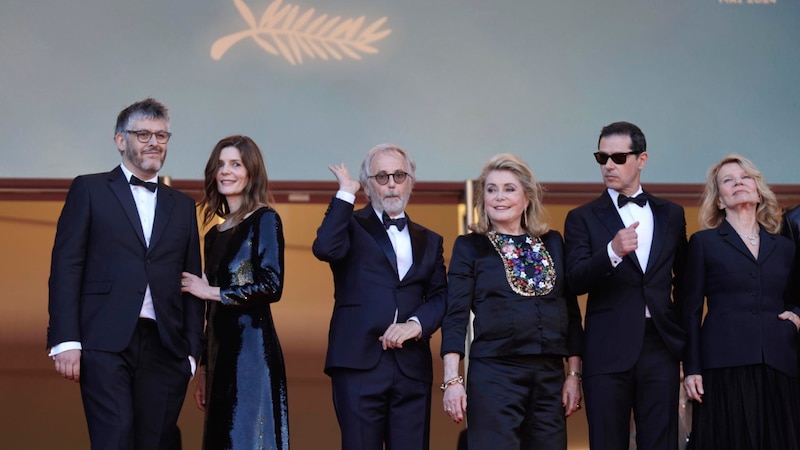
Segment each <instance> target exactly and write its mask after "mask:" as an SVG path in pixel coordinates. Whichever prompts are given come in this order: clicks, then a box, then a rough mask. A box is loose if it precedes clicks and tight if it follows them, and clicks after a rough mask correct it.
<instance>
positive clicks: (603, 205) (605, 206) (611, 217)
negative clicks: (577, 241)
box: [594, 191, 642, 272]
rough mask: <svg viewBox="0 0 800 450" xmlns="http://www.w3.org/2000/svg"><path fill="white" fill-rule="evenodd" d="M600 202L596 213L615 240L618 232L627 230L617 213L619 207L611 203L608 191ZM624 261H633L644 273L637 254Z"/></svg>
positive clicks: (629, 255)
mask: <svg viewBox="0 0 800 450" xmlns="http://www.w3.org/2000/svg"><path fill="white" fill-rule="evenodd" d="M598 201H599V204H598V205H597V206H596V207H595V208H594V213H595V215H596V216H597V218H598V219H599V220H600V223H602V224H603V226H604V227H605V228H606V229H607V230H608V232H609V234H610V235H611V238H610V239H614V236H616V234H617V231H619V230H621V229H623V228H625V224H624V223H623V222H622V218H621V217H620V216H619V212H617V206H616V205H614V202H612V201H611V196H610V195H609V194H608V191H605V192H603V195H601V196H600V198H599V199H598ZM623 259H627V260H629V261H631V262H632V263H633V265H634V266H635V267H636V268H637V269H638V270H639V272H642V266H641V265H639V258H637V257H636V252H630V253H628V254H627V255H625V257H624V258H623Z"/></svg>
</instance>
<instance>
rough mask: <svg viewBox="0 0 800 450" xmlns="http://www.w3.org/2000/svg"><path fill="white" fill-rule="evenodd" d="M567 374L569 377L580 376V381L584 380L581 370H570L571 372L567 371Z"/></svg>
mask: <svg viewBox="0 0 800 450" xmlns="http://www.w3.org/2000/svg"><path fill="white" fill-rule="evenodd" d="M567 376H568V377H569V376H573V377H578V381H582V380H583V375H582V374H581V373H580V372H578V371H577V370H570V371H569V372H567Z"/></svg>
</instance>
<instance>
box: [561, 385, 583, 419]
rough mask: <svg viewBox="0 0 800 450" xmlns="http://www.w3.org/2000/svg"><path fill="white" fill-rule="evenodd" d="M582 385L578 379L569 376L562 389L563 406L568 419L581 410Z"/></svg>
mask: <svg viewBox="0 0 800 450" xmlns="http://www.w3.org/2000/svg"><path fill="white" fill-rule="evenodd" d="M581 399H582V396H581V384H580V380H579V379H578V377H575V376H568V377H567V379H566V380H564V386H563V387H562V388H561V405H562V406H563V407H564V411H565V413H564V415H566V416H567V417H569V416H571V415H572V414H574V413H575V412H576V411H578V410H579V409H581Z"/></svg>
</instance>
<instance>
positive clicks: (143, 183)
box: [130, 175, 158, 192]
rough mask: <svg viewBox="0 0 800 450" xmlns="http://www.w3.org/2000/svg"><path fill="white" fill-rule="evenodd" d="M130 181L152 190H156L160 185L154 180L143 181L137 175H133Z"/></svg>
mask: <svg viewBox="0 0 800 450" xmlns="http://www.w3.org/2000/svg"><path fill="white" fill-rule="evenodd" d="M130 183H131V184H132V185H134V186H144V187H145V188H146V189H147V190H148V191H150V192H155V191H156V188H157V187H158V183H153V182H152V181H142V180H141V179H140V178H139V177H137V176H136V175H131V181H130Z"/></svg>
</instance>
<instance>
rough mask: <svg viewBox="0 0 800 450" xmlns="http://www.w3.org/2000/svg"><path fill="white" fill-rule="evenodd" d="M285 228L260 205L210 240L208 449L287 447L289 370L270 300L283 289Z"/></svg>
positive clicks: (211, 235)
mask: <svg viewBox="0 0 800 450" xmlns="http://www.w3.org/2000/svg"><path fill="white" fill-rule="evenodd" d="M283 250H284V242H283V228H282V225H281V220H280V217H279V216H278V214H277V213H276V212H275V211H274V210H273V209H271V208H268V207H262V208H260V209H258V210H256V211H255V212H254V213H253V214H251V215H250V216H249V217H247V218H246V219H244V220H243V221H242V222H241V223H240V224H239V225H238V226H236V227H234V228H231V229H228V230H225V231H219V230H218V229H217V228H216V227H214V228H213V229H211V230H210V231H209V232H208V234H206V237H205V264H206V276H207V277H208V281H209V284H210V285H212V286H220V293H221V297H222V302H216V301H214V302H209V308H208V312H207V325H206V353H205V355H204V361H203V364H204V365H206V370H207V376H206V398H207V402H206V417H205V431H204V435H203V448H205V449H207V450H221V449H233V450H253V449H288V448H289V409H288V403H287V396H286V371H285V367H284V362H283V353H282V352H281V347H280V343H279V342H278V335H277V333H276V332H275V325H274V323H273V320H272V312H271V310H270V303H273V302H277V301H278V300H280V298H281V293H282V291H283Z"/></svg>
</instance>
